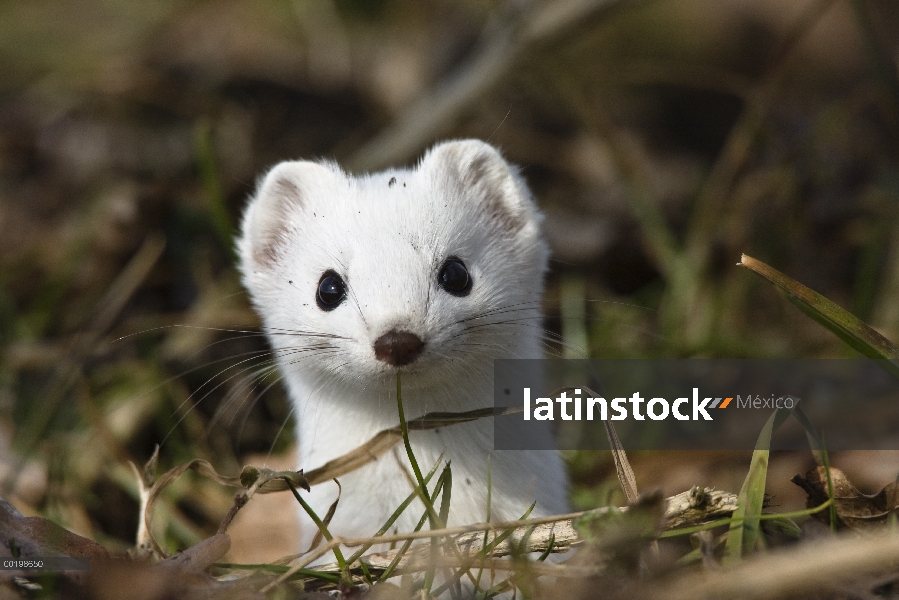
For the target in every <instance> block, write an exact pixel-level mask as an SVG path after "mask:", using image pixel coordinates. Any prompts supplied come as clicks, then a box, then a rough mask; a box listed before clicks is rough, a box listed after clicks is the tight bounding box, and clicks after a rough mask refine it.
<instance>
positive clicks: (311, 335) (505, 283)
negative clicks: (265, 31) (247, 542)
mask: <svg viewBox="0 0 899 600" xmlns="http://www.w3.org/2000/svg"><path fill="white" fill-rule="evenodd" d="M541 219H542V216H541V214H540V213H539V211H538V209H537V207H536V205H535V203H534V201H533V200H532V198H531V195H530V193H529V191H528V189H527V188H526V187H525V184H524V183H523V181H522V180H521V179H520V178H519V177H518V176H517V174H516V172H515V170H513V168H512V167H510V165H509V164H508V163H506V161H505V160H504V159H503V158H502V157H501V156H500V154H499V153H498V152H497V151H496V150H495V149H494V148H493V147H491V146H489V145H487V144H486V143H483V142H480V141H473V140H466V141H454V142H447V143H443V144H439V145H437V146H436V147H434V148H433V149H431V150H430V151H429V152H428V153H427V154H426V155H425V157H424V158H423V159H422V160H421V162H420V163H419V165H418V166H417V168H415V169H409V170H405V169H396V170H387V171H384V172H381V173H376V174H372V175H366V176H362V177H351V176H348V175H346V174H344V173H343V172H342V171H341V170H340V168H339V167H338V166H337V165H336V164H333V163H329V162H307V161H298V162H283V163H281V164H279V165H277V166H276V167H274V168H273V169H272V170H271V171H270V172H269V173H268V174H267V175H266V176H265V177H264V179H263V180H262V182H261V184H260V186H259V189H258V191H257V193H256V195H255V196H254V197H253V198H252V199H251V201H250V204H249V206H248V208H247V210H246V213H245V215H244V218H243V225H242V236H241V238H240V240H239V242H238V247H239V252H240V261H241V263H240V267H241V270H242V273H243V279H244V283H245V285H246V287H247V289H248V290H249V291H250V294H251V297H252V301H253V304H254V306H255V308H256V310H257V311H258V313H259V315H260V316H261V318H262V321H263V323H264V326H265V330H266V332H267V333H268V338H269V341H270V342H271V345H272V346H273V348H274V351H275V355H276V356H277V359H278V363H279V366H280V369H281V373H282V375H283V377H284V380H285V382H286V384H287V387H288V391H289V394H290V398H291V400H292V402H293V404H294V408H295V416H296V418H297V422H298V426H297V436H298V443H299V460H300V466H301V467H304V468H305V469H306V470H307V471H308V470H310V469H312V468H315V467H318V466H321V465H322V464H324V463H325V462H327V461H329V460H332V459H334V458H336V457H338V456H340V455H342V454H345V453H346V452H349V451H350V450H353V449H354V448H356V447H357V446H359V445H360V444H362V443H364V442H366V441H367V440H369V439H370V438H371V437H372V436H373V435H375V434H376V433H377V432H378V431H380V430H382V429H386V428H389V427H394V426H396V425H397V424H398V422H399V421H398V416H397V405H396V396H395V394H396V373H397V371H398V370H399V371H401V372H402V384H403V402H404V407H405V411H404V412H405V414H406V417H407V419H412V418H415V417H417V416H421V415H424V414H425V413H428V412H433V411H442V412H457V411H466V410H472V409H477V408H485V407H490V406H492V405H493V359H496V358H540V357H542V336H543V329H542V324H541V309H540V302H541V297H542V293H543V279H544V273H545V271H546V268H547V259H548V249H547V246H546V243H545V242H544V240H543V239H542V237H541V234H540V221H541ZM410 439H411V444H412V448H413V451H414V453H415V456H416V458H417V460H418V462H419V464H420V465H421V467H422V469H423V470H428V469H429V468H430V467H431V466H433V465H434V464H435V462H436V461H437V460H438V458H439V456H440V455H441V453H443V456H444V459H445V460H448V461H451V462H452V474H453V479H452V481H453V485H452V502H451V510H450V512H449V519H448V521H449V524H450V525H461V524H467V523H474V522H480V521H483V520H484V519H485V517H486V516H487V515H486V506H487V489H488V486H487V469H488V465H487V463H488V455H489V456H491V473H492V487H491V491H492V515H491V519H492V520H493V521H498V520H511V519H517V518H520V517H521V515H522V514H523V513H524V512H525V510H526V509H527V507H528V506H530V505H531V503H532V502H534V501H536V508H535V509H534V512H533V513H532V515H533V516H537V515H548V514H558V513H562V512H565V511H566V509H567V500H566V496H567V477H566V474H565V469H564V465H563V464H562V461H561V458H560V456H559V455H558V453H556V452H552V451H494V450H493V423H492V419H489V418H486V419H481V420H478V421H474V422H470V423H465V424H459V425H452V426H449V427H446V428H441V429H438V430H431V431H416V432H411V434H410ZM544 447H545V446H544ZM403 469H405V470H406V471H407V473H411V469H410V468H409V461H408V459H407V457H406V454H405V450H404V449H403V447H402V444H400V445H398V446H395V447H394V448H393V450H392V452H388V453H387V454H386V455H384V456H382V457H381V458H380V459H378V460H377V461H376V462H374V463H371V464H369V465H366V466H364V467H362V468H361V469H359V470H357V471H355V472H353V473H351V474H348V475H345V476H343V477H341V478H340V483H341V485H342V487H343V493H342V496H341V499H340V503H339V505H338V508H337V511H336V514H335V515H334V518H333V520H332V521H331V524H330V527H329V528H330V531H331V532H332V533H333V534H335V535H341V536H349V537H361V536H368V535H371V534H373V533H374V532H375V531H376V530H377V529H378V528H379V527H380V526H381V525H382V524H383V523H384V522H385V521H386V520H387V519H388V517H389V516H390V515H391V514H392V513H393V512H394V511H395V510H396V508H397V507H398V506H399V504H400V503H401V502H402V501H403V500H404V499H405V498H406V497H407V495H408V494H409V493H410V492H411V491H412V486H411V484H410V483H409V477H408V476H407V475H406V474H404V473H403ZM435 480H436V478H435ZM431 483H432V485H431V487H432V488H433V483H434V481H432V482H431ZM336 497H337V487H336V486H335V485H331V484H322V485H319V486H315V487H313V488H312V492H311V493H309V494H308V495H307V498H308V501H309V503H310V504H311V505H312V507H313V508H314V509H315V510H316V512H317V513H318V514H319V515H324V513H325V512H326V511H327V509H328V506H329V505H330V504H331V503H332V502H333V501H334V499H335V498H336ZM422 511H423V505H422V504H421V503H420V501H418V500H416V503H415V504H413V505H412V506H411V507H410V508H409V509H407V510H406V511H405V512H404V513H403V515H402V516H401V517H400V519H399V520H398V521H397V522H396V524H395V526H394V529H396V530H398V531H411V530H412V529H413V528H414V525H415V523H416V522H417V521H418V519H419V518H420V516H421V515H422ZM301 531H302V533H301V536H302V540H301V541H300V547H301V548H302V549H303V550H305V549H306V548H307V547H308V545H309V542H310V541H311V539H312V537H313V536H314V535H315V533H316V531H317V529H316V527H315V525H314V524H312V522H311V520H309V519H308V517H305V515H303V517H302V529H301ZM324 558H325V559H327V558H328V557H327V556H326V557H324Z"/></svg>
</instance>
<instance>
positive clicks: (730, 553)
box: [722, 408, 790, 566]
mask: <svg viewBox="0 0 899 600" xmlns="http://www.w3.org/2000/svg"><path fill="white" fill-rule="evenodd" d="M789 415H790V410H789V409H785V408H779V409H777V410H776V411H775V412H774V414H772V415H771V417H770V418H769V419H768V422H767V423H765V426H764V427H763V428H762V432H761V433H760V434H759V437H758V441H757V442H756V444H755V451H754V452H753V453H752V462H751V463H750V465H749V473H748V474H747V475H746V479H745V480H744V481H743V487H742V488H741V489H740V495H739V496H738V498H737V510H735V511H734V513H733V517H732V518H733V519H735V522H733V523H731V526H730V530H729V531H728V532H727V542H726V545H725V551H724V559H723V561H722V563H723V564H724V566H729V565H733V564H736V563H737V562H739V560H740V557H741V556H742V555H743V552H744V550H751V549H752V548H755V545H756V543H757V542H758V541H759V539H760V538H759V533H760V530H759V522H760V520H761V515H762V506H763V504H764V501H765V479H766V477H767V475H768V455H769V453H770V449H771V436H772V435H773V434H774V432H775V431H776V430H777V428H778V427H780V425H781V424H782V423H783V422H784V421H785V420H786V418H787V417H788V416H789Z"/></svg>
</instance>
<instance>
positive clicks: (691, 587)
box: [646, 533, 899, 600]
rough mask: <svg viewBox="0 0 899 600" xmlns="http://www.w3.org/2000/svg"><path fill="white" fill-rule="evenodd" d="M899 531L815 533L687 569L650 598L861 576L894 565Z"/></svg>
mask: <svg viewBox="0 0 899 600" xmlns="http://www.w3.org/2000/svg"><path fill="white" fill-rule="evenodd" d="M897 563H899V535H896V534H894V533H883V534H878V535H873V536H870V537H868V536H866V537H863V538H862V537H850V536H847V535H843V536H835V537H832V538H826V539H822V538H816V539H814V540H812V541H810V542H809V543H806V544H803V545H801V546H798V547H793V548H792V549H789V550H780V551H775V552H771V553H769V554H763V555H756V556H755V557H753V558H750V559H747V560H745V561H743V562H741V563H740V564H739V565H738V566H736V567H734V568H731V569H726V570H723V571H716V572H707V573H705V574H704V575H703V576H697V575H696V573H695V572H690V573H683V574H681V575H679V576H678V577H675V578H669V579H666V580H663V581H662V582H661V583H660V584H655V585H652V586H651V591H650V590H647V591H648V592H650V593H647V594H646V597H648V598H652V597H655V598H666V599H670V600H697V599H699V598H772V599H773V598H794V597H796V596H797V595H808V594H810V593H812V592H814V591H815V590H822V589H832V588H834V587H836V586H840V585H842V584H845V583H847V582H848V581H851V580H855V579H858V578H859V576H862V575H866V574H872V573H877V572H882V571H886V570H895V568H896V565H897Z"/></svg>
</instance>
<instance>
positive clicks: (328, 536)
mask: <svg viewBox="0 0 899 600" xmlns="http://www.w3.org/2000/svg"><path fill="white" fill-rule="evenodd" d="M284 481H285V482H287V487H289V488H290V491H291V492H293V495H294V498H296V499H297V502H299V503H300V506H302V507H303V510H305V511H306V514H307V515H309V518H311V519H312V521H313V522H314V523H315V525H316V526H317V527H318V530H319V531H320V532H321V534H322V536H324V538H325V539H326V540H328V541H329V542H330V541H331V540H332V539H334V538H333V536H332V535H331V532H330V531H328V526H327V525H325V523H324V522H323V521H322V520H321V519H320V518H319V516H318V515H317V514H315V511H314V510H312V507H311V506H309V504H308V503H307V502H306V501H305V500H303V497H302V496H301V495H300V493H299V492H298V491H297V488H296V486H294V485H293V482H292V481H291V480H290V478H289V477H285V478H284ZM334 558H335V559H337V564H338V565H339V566H340V571H341V573H343V574H344V576H345V577H346V578H347V581H351V580H350V579H349V570H347V563H346V560H345V559H344V557H343V552H341V551H340V548H338V547H337V546H335V547H334Z"/></svg>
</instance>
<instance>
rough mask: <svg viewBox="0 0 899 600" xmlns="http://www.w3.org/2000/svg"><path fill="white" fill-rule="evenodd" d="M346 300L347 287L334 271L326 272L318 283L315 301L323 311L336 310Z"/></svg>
mask: <svg viewBox="0 0 899 600" xmlns="http://www.w3.org/2000/svg"><path fill="white" fill-rule="evenodd" d="M344 298H346V285H344V283H343V279H341V278H340V275H338V274H337V273H335V272H334V271H325V274H324V275H322V278H321V280H320V281H319V282H318V293H316V294H315V301H316V303H317V304H318V307H319V308H320V309H322V310H334V309H335V308H337V306H338V305H339V304H340V303H341V302H343V299H344Z"/></svg>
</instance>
